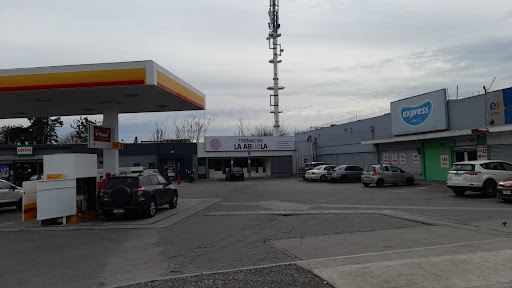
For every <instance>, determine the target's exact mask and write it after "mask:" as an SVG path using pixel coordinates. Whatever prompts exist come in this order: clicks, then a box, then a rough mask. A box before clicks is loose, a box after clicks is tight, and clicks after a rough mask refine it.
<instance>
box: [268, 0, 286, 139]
mask: <svg viewBox="0 0 512 288" xmlns="http://www.w3.org/2000/svg"><path fill="white" fill-rule="evenodd" d="M269 2H270V8H269V9H268V16H269V18H270V22H269V23H268V28H269V30H270V31H269V32H268V37H267V40H268V49H271V50H272V54H273V57H272V59H270V60H269V61H268V62H269V63H271V64H273V65H274V78H273V80H274V86H270V87H267V90H273V91H274V94H271V95H270V106H272V107H274V111H270V113H274V136H279V130H280V129H279V128H280V125H279V113H283V111H279V90H283V89H284V87H283V86H279V73H278V71H277V64H279V63H281V62H282V60H279V56H281V53H282V52H284V50H283V49H281V44H279V43H278V42H277V38H278V37H280V36H281V34H280V33H279V28H280V27H281V24H279V0H269ZM272 97H273V98H274V99H272ZM272 100H274V101H273V102H272Z"/></svg>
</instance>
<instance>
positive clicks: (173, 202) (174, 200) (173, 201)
mask: <svg viewBox="0 0 512 288" xmlns="http://www.w3.org/2000/svg"><path fill="white" fill-rule="evenodd" d="M177 206H178V195H177V194H176V193H172V199H171V203H169V208H171V209H174V208H176V207H177Z"/></svg>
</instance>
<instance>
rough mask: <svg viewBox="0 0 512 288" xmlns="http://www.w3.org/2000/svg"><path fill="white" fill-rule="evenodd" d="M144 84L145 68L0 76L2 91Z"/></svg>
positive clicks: (0, 90)
mask: <svg viewBox="0 0 512 288" xmlns="http://www.w3.org/2000/svg"><path fill="white" fill-rule="evenodd" d="M144 84H146V69H145V68H133V69H113V70H96V71H77V72H62V73H45V74H29V75H9V76H0V92H7V91H28V90H51V89H64V88H85V87H106V86H129V85H144Z"/></svg>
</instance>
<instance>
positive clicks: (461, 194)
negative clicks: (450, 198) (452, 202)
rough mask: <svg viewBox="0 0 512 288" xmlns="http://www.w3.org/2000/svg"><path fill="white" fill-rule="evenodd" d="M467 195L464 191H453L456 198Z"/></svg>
mask: <svg viewBox="0 0 512 288" xmlns="http://www.w3.org/2000/svg"><path fill="white" fill-rule="evenodd" d="M465 193H466V191H465V190H463V189H453V194H455V196H458V197H462V196H464V194H465Z"/></svg>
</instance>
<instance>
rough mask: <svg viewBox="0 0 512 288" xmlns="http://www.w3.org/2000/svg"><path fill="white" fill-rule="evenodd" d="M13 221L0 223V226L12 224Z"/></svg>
mask: <svg viewBox="0 0 512 288" xmlns="http://www.w3.org/2000/svg"><path fill="white" fill-rule="evenodd" d="M13 223H14V222H7V223H3V224H0V226H5V225H9V224H13Z"/></svg>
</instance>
